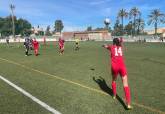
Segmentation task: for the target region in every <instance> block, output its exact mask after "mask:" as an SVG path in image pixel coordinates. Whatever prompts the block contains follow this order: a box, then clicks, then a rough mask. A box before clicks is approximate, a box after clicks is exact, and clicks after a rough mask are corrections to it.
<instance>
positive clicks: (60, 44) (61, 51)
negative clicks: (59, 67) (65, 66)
mask: <svg viewBox="0 0 165 114" xmlns="http://www.w3.org/2000/svg"><path fill="white" fill-rule="evenodd" d="M64 42H65V41H64V40H63V39H62V38H61V37H60V38H59V40H58V45H59V48H60V50H59V53H60V55H62V54H64Z"/></svg>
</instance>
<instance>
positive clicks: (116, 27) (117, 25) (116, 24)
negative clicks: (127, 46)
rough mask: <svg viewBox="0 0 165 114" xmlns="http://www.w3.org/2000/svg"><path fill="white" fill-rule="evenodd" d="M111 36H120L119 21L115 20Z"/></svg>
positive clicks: (120, 27) (120, 26)
mask: <svg viewBox="0 0 165 114" xmlns="http://www.w3.org/2000/svg"><path fill="white" fill-rule="evenodd" d="M112 35H114V36H121V35H122V25H121V24H120V23H119V20H118V19H117V20H116V23H115V25H114V30H113V31H112Z"/></svg>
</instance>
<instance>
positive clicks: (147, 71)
mask: <svg viewBox="0 0 165 114" xmlns="http://www.w3.org/2000/svg"><path fill="white" fill-rule="evenodd" d="M104 43H107V42H94V41H93V42H92V41H89V42H80V50H79V51H75V50H74V42H66V43H65V54H64V55H59V53H58V46H57V44H56V46H55V45H54V43H48V44H47V45H46V46H43V45H41V47H40V50H39V53H40V55H39V56H37V57H36V56H34V54H33V51H31V52H30V53H31V54H32V55H30V56H28V57H26V56H25V55H24V48H23V46H21V47H18V46H17V44H10V47H8V46H6V45H5V44H0V75H1V76H3V77H4V78H6V79H7V80H9V81H11V82H12V83H14V84H16V85H17V86H19V87H20V88H23V89H24V90H26V91H27V92H29V93H30V94H31V95H33V96H35V97H36V98H38V99H40V100H41V101H43V102H45V103H46V104H48V105H49V106H51V107H53V108H54V109H56V110H57V111H59V112H61V113H62V114H165V82H164V81H165V44H162V43H142V44H139V43H125V44H124V55H125V62H126V66H127V70H128V80H129V85H130V88H131V97H132V105H133V107H134V108H133V110H129V111H128V110H126V109H125V106H124V104H123V99H124V92H123V87H122V81H121V78H120V77H118V80H117V94H118V97H117V99H116V100H113V99H112V96H111V95H112V91H111V71H110V64H109V53H108V51H107V50H106V49H104V48H102V47H101V45H102V44H104ZM21 45H23V44H21ZM0 114H51V112H49V111H48V110H46V109H45V108H43V107H41V106H40V105H39V104H37V103H36V102H34V101H32V100H31V99H30V98H28V97H26V96H25V95H23V94H22V93H21V92H19V91H17V90H16V89H15V88H13V87H11V86H9V85H8V84H7V83H5V82H4V81H2V80H0Z"/></svg>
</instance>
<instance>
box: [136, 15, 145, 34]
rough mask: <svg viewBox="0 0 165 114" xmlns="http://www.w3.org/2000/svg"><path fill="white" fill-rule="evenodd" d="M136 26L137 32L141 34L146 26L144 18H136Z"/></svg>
mask: <svg viewBox="0 0 165 114" xmlns="http://www.w3.org/2000/svg"><path fill="white" fill-rule="evenodd" d="M135 26H136V29H137V34H138V35H139V34H140V33H141V32H142V31H143V30H144V26H145V23H144V20H143V19H141V18H139V19H136V20H135Z"/></svg>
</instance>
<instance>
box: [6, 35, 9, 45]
mask: <svg viewBox="0 0 165 114" xmlns="http://www.w3.org/2000/svg"><path fill="white" fill-rule="evenodd" d="M6 44H7V46H9V37H7V38H6Z"/></svg>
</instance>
